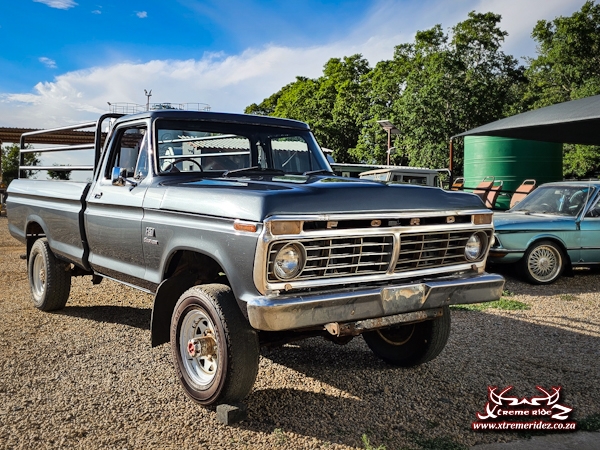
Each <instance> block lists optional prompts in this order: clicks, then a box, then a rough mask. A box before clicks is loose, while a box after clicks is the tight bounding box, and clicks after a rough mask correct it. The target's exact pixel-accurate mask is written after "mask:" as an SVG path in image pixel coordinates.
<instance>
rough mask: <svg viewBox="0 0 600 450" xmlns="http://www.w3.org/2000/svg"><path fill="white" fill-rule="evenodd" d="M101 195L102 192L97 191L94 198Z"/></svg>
mask: <svg viewBox="0 0 600 450" xmlns="http://www.w3.org/2000/svg"><path fill="white" fill-rule="evenodd" d="M100 197H102V192H98V193H96V194H95V195H94V198H100Z"/></svg>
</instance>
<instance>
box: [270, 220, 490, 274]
mask: <svg viewBox="0 0 600 450" xmlns="http://www.w3.org/2000/svg"><path fill="white" fill-rule="evenodd" d="M472 234H473V230H464V231H462V230H461V231H448V232H431V233H400V235H399V239H398V242H399V252H398V257H397V260H396V261H394V263H393V265H392V267H393V270H392V272H393V273H403V272H409V271H414V270H419V269H433V268H439V267H445V266H456V265H458V264H465V263H474V262H479V261H482V260H483V259H484V257H485V252H482V254H481V256H480V257H479V258H477V259H476V260H474V261H470V260H467V258H466V256H465V246H466V244H467V241H468V240H469V237H470V236H471V235H472ZM486 234H487V235H488V238H490V237H491V230H490V231H487V232H486ZM297 242H299V243H301V244H302V245H304V247H305V249H306V264H305V266H304V269H303V270H302V271H301V272H300V274H299V275H298V276H297V277H296V278H295V279H294V280H292V281H305V280H315V279H323V278H336V277H347V276H355V275H372V274H382V275H383V274H386V273H387V272H388V271H389V269H390V265H391V262H392V260H393V259H394V257H393V255H394V236H393V235H389V234H388V235H371V236H352V237H332V238H328V239H322V238H319V239H302V240H299V241H297ZM287 243H288V241H276V242H274V243H273V244H272V245H271V247H270V249H269V257H268V269H267V279H268V282H277V281H279V280H278V279H277V277H276V276H275V274H274V271H273V264H274V260H275V255H276V254H277V252H278V251H279V250H280V249H281V248H282V247H283V246H284V245H286V244H287Z"/></svg>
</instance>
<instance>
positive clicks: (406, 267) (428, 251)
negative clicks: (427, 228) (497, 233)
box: [394, 231, 490, 273]
mask: <svg viewBox="0 0 600 450" xmlns="http://www.w3.org/2000/svg"><path fill="white" fill-rule="evenodd" d="M472 234H473V231H449V232H437V233H423V234H421V233H419V234H402V235H401V236H400V255H399V257H398V261H397V262H396V266H395V268H394V272H395V273H400V272H408V271H411V270H418V269H430V268H435V267H444V266H451V265H455V264H462V263H467V262H475V261H469V260H467V258H466V257H465V246H466V244H467V241H468V240H469V238H470V237H471V235H472ZM486 234H487V235H488V239H489V238H490V233H486ZM482 257H483V255H482ZM481 259H482V258H479V259H478V260H481Z"/></svg>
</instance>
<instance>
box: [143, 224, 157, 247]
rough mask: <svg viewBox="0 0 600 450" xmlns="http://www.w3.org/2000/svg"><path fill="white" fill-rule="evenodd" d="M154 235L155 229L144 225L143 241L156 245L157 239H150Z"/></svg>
mask: <svg viewBox="0 0 600 450" xmlns="http://www.w3.org/2000/svg"><path fill="white" fill-rule="evenodd" d="M153 237H156V230H155V229H154V228H152V227H146V236H145V237H144V242H145V243H146V244H152V245H158V240H156V239H150V238H153Z"/></svg>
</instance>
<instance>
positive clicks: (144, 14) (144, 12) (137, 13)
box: [135, 11, 148, 19]
mask: <svg viewBox="0 0 600 450" xmlns="http://www.w3.org/2000/svg"><path fill="white" fill-rule="evenodd" d="M135 15H136V16H138V17H139V18H140V19H145V18H146V17H148V13H147V12H146V11H138V12H136V13H135Z"/></svg>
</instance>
